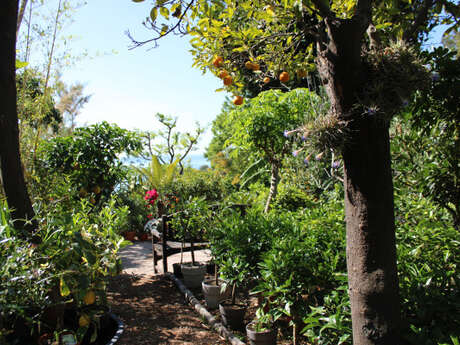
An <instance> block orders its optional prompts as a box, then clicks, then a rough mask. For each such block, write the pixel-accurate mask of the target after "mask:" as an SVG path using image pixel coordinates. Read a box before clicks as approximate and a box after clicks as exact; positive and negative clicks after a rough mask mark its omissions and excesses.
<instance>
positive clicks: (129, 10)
mask: <svg viewBox="0 0 460 345" xmlns="http://www.w3.org/2000/svg"><path fill="white" fill-rule="evenodd" d="M53 2H55V1H54V0H53V1H52V2H51V3H53ZM150 8H151V5H150V2H149V1H145V2H144V3H134V2H132V1H131V0H89V1H88V3H87V5H85V6H83V7H81V8H80V9H78V10H77V12H76V13H75V15H74V16H73V18H74V22H73V23H72V24H71V25H68V26H67V27H66V28H65V32H66V34H72V35H73V36H75V38H74V39H73V40H72V41H70V47H71V49H72V50H71V51H72V53H75V54H79V53H81V52H83V51H84V50H85V49H86V50H87V51H88V53H89V56H90V57H91V58H84V59H83V60H81V61H80V62H78V63H77V64H76V65H75V66H72V67H71V68H68V69H66V70H64V74H63V79H64V80H65V81H66V82H68V83H74V82H77V81H79V82H82V83H84V84H85V86H86V87H85V92H86V93H87V94H92V97H91V100H90V102H89V103H88V104H87V105H86V106H85V107H84V109H83V110H82V111H81V114H80V116H79V123H80V124H84V123H86V124H91V123H95V122H100V121H103V120H106V121H109V122H115V123H117V124H118V125H119V126H121V127H124V128H129V129H133V128H138V129H141V130H155V129H157V128H158V124H157V123H156V122H155V120H154V114H155V113H156V112H161V113H164V114H168V115H172V116H177V117H178V118H179V120H178V126H179V129H180V130H181V131H186V130H191V129H193V128H194V127H195V122H196V121H198V122H200V124H201V125H202V126H204V125H209V124H210V123H211V122H212V120H213V119H214V118H215V117H216V115H217V114H218V113H219V112H220V108H221V105H222V103H223V101H224V97H225V93H223V92H219V93H216V92H215V90H216V89H217V88H219V87H221V81H220V80H219V79H218V78H216V77H214V76H212V75H211V74H209V73H207V74H206V75H203V74H202V72H201V71H200V70H198V69H196V68H192V63H193V60H192V55H191V54H190V53H189V52H188V50H189V49H190V47H189V44H188V38H187V37H183V38H180V37H178V36H171V37H166V38H165V39H163V40H162V41H161V42H160V46H159V47H158V48H155V49H150V48H151V47H152V45H150V46H144V47H140V48H136V49H134V50H128V46H129V45H130V41H129V39H128V37H127V36H126V35H125V31H126V30H128V29H129V30H130V32H131V33H132V34H133V36H134V37H135V38H136V39H146V38H150V37H151V35H152V34H153V33H152V32H150V31H148V30H147V29H146V28H144V27H143V26H142V21H143V19H144V18H145V17H147V16H148V14H149V12H150ZM113 50H115V51H116V52H117V53H116V54H113V53H110V52H111V51H113ZM106 53H108V54H106ZM209 128H210V126H209ZM210 138H211V131H210V129H208V130H207V131H206V133H205V135H204V136H203V138H202V140H201V142H200V145H199V151H203V149H204V148H205V147H206V146H207V145H208V143H209V141H210Z"/></svg>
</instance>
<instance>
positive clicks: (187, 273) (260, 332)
mask: <svg viewBox="0 0 460 345" xmlns="http://www.w3.org/2000/svg"><path fill="white" fill-rule="evenodd" d="M180 271H181V272H180V273H181V274H182V275H183V278H184V283H185V285H186V286H187V287H188V288H198V287H199V286H200V285H201V287H202V290H203V294H204V297H205V300H206V305H207V307H208V308H209V309H216V308H219V312H220V315H221V319H222V323H223V324H224V325H225V326H227V327H229V328H230V329H232V330H239V331H241V330H243V329H244V328H245V327H244V315H245V314H246V310H247V307H246V305H243V304H232V303H231V302H225V301H224V300H226V299H227V298H229V297H230V293H231V291H230V289H229V287H224V288H222V286H223V284H221V283H223V281H222V280H220V283H219V284H218V285H216V282H215V280H214V279H209V280H204V276H205V274H206V265H202V264H196V265H191V264H182V265H181V266H180ZM175 273H179V272H176V270H175ZM246 334H247V337H248V341H249V344H251V345H275V344H276V331H275V330H274V329H260V328H259V327H257V326H256V323H254V322H251V323H249V324H248V325H247V326H246Z"/></svg>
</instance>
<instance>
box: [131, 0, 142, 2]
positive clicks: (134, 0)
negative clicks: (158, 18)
mask: <svg viewBox="0 0 460 345" xmlns="http://www.w3.org/2000/svg"><path fill="white" fill-rule="evenodd" d="M143 1H144V0H132V2H143Z"/></svg>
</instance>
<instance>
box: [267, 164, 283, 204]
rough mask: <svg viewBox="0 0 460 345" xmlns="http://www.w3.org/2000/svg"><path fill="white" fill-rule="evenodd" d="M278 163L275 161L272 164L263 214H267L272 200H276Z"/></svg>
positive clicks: (278, 180)
mask: <svg viewBox="0 0 460 345" xmlns="http://www.w3.org/2000/svg"><path fill="white" fill-rule="evenodd" d="M279 166H280V163H279V162H277V161H275V162H272V175H271V178H270V191H269V192H268V197H267V202H266V204H265V209H264V212H265V213H267V212H268V211H269V210H270V205H271V202H272V200H273V199H275V198H276V194H277V192H278V183H279V182H280V175H279V169H280V168H279Z"/></svg>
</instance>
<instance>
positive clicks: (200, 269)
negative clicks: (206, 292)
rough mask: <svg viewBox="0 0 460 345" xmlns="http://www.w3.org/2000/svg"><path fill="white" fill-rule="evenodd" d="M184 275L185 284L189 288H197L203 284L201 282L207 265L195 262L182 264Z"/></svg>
mask: <svg viewBox="0 0 460 345" xmlns="http://www.w3.org/2000/svg"><path fill="white" fill-rule="evenodd" d="M180 269H181V272H182V275H183V276H184V283H185V286H187V287H188V288H197V287H200V286H201V282H202V281H203V279H204V275H205V274H206V265H203V264H200V263H195V265H192V263H186V264H182V265H181V266H180Z"/></svg>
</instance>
